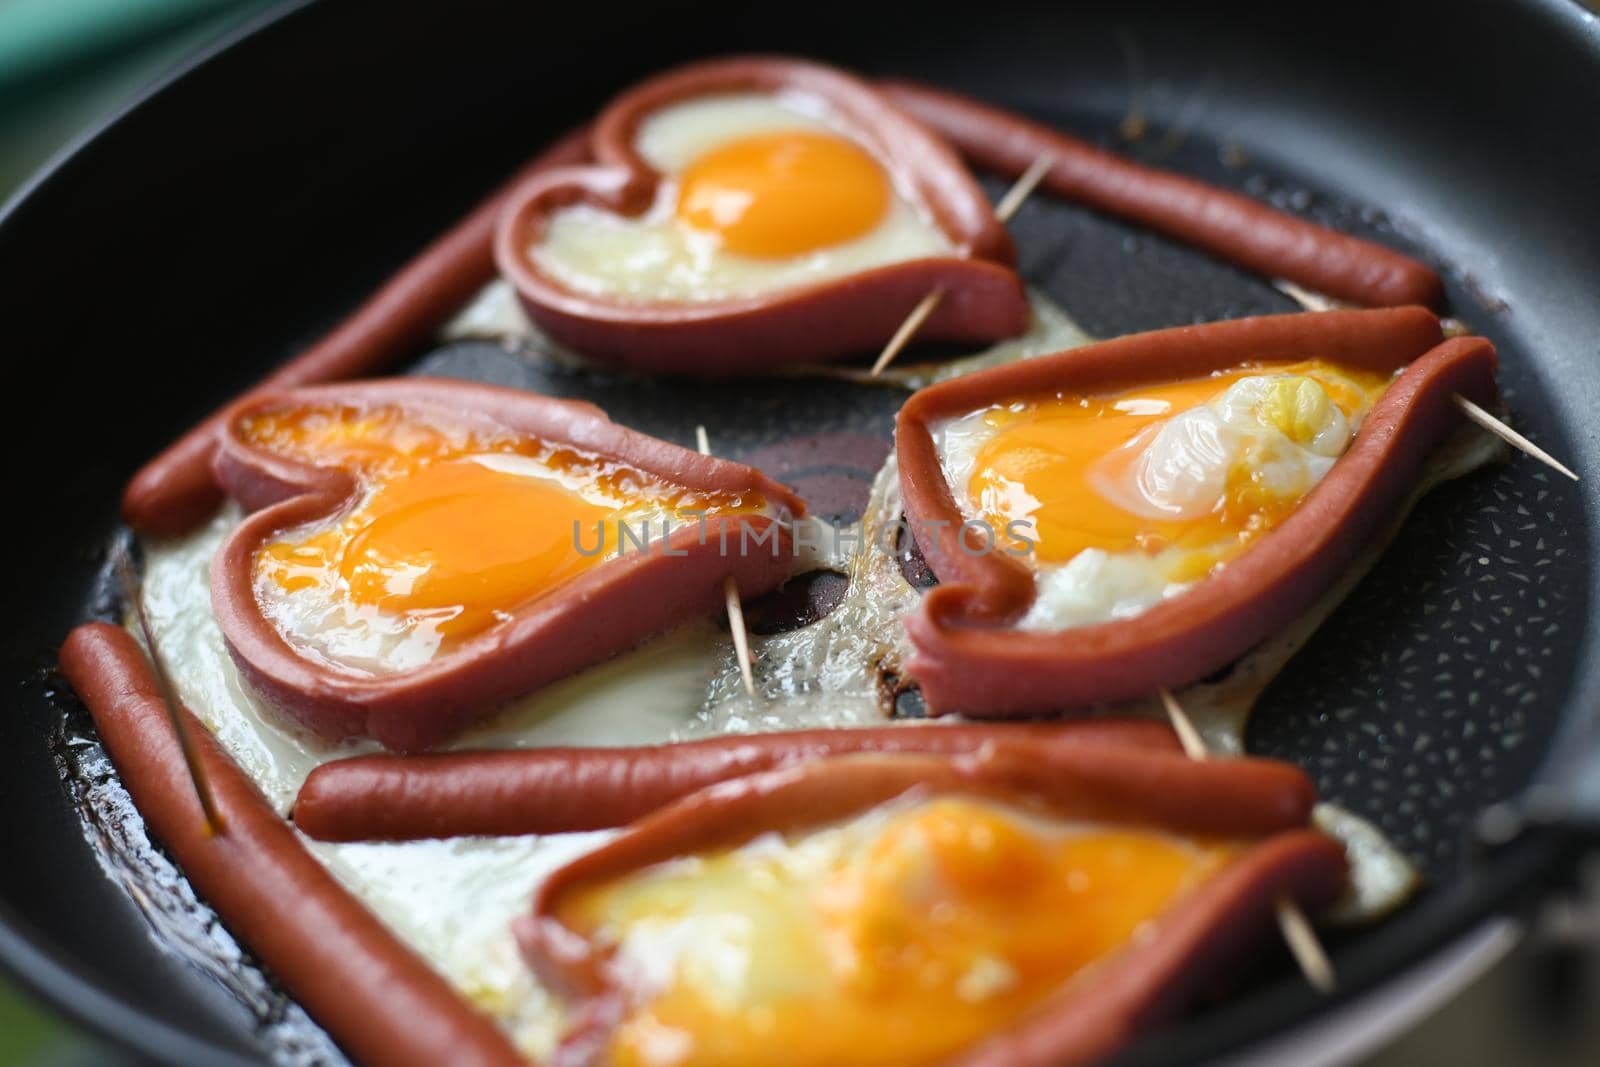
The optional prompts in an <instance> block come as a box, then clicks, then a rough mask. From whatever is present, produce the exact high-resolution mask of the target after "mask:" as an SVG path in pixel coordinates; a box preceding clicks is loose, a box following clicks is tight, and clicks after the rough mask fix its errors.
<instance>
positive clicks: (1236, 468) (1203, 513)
mask: <svg viewBox="0 0 1600 1067" xmlns="http://www.w3.org/2000/svg"><path fill="white" fill-rule="evenodd" d="M1247 378H1262V379H1263V381H1261V382H1259V383H1256V384H1258V385H1259V389H1258V390H1257V391H1255V392H1253V393H1252V394H1251V396H1252V397H1254V400H1253V404H1252V406H1251V410H1250V412H1249V418H1250V420H1251V423H1252V425H1251V426H1249V427H1247V428H1246V429H1245V430H1243V431H1240V432H1239V433H1238V434H1236V435H1235V437H1236V438H1237V443H1236V444H1235V445H1234V446H1233V447H1234V449H1235V451H1234V452H1233V453H1232V454H1230V455H1229V456H1228V457H1227V463H1228V466H1227V469H1226V472H1225V476H1224V478H1223V481H1222V483H1221V484H1220V485H1219V486H1218V487H1217V489H1218V490H1219V491H1218V492H1216V493H1215V494H1214V495H1213V496H1212V497H1211V498H1210V499H1209V500H1203V507H1202V508H1201V510H1200V512H1199V513H1198V514H1184V515H1182V516H1181V517H1173V518H1168V517H1165V516H1163V515H1161V514H1160V513H1159V512H1156V513H1152V512H1153V508H1134V507H1130V506H1129V494H1115V493H1110V492H1107V489H1106V487H1107V486H1108V484H1112V483H1117V482H1127V481H1129V480H1131V478H1132V476H1133V474H1134V472H1133V471H1132V469H1131V468H1132V465H1133V464H1134V463H1136V462H1137V461H1138V460H1139V459H1140V455H1141V452H1142V450H1144V449H1145V448H1147V447H1148V446H1149V444H1150V442H1151V440H1152V438H1153V434H1154V433H1155V432H1156V431H1157V430H1159V429H1160V428H1161V426H1162V425H1163V424H1166V423H1167V422H1168V421H1169V420H1172V419H1173V417H1174V416H1176V415H1180V414H1181V413H1185V412H1192V411H1194V410H1195V409H1197V408H1200V407H1201V406H1203V405H1206V404H1208V403H1214V402H1218V400H1219V398H1222V397H1224V396H1225V395H1226V393H1227V390H1228V389H1229V387H1230V386H1232V385H1234V384H1236V383H1239V382H1241V381H1243V380H1244V379H1247ZM1390 380H1391V379H1390V378H1389V377H1388V376H1386V375H1379V374H1376V373H1373V372H1370V371H1363V370H1360V369H1356V368H1350V367H1342V366H1336V365H1333V364H1329V363H1325V362H1323V361H1319V360H1313V361H1307V362H1302V363H1293V364H1255V365H1249V366H1241V367H1238V368H1234V369H1232V370H1229V371H1225V372H1221V373H1218V374H1215V375H1212V376H1209V377H1206V378H1200V379H1194V380H1189V381H1179V382H1171V383H1166V384H1160V385H1151V386H1141V387H1139V388H1137V389H1132V390H1128V391H1127V392H1123V393H1118V394H1115V395H1109V396H1077V395H1057V396H1052V397H1047V398H1044V399H1040V400H1030V401H1024V402H1019V403H1015V404H1011V405H1008V406H1005V407H997V408H995V409H993V410H992V411H990V412H987V413H986V414H985V416H984V421H985V424H986V425H987V426H988V427H989V428H990V429H991V430H992V431H993V432H992V435H991V436H989V437H988V439H987V440H986V441H985V443H984V444H983V445H982V446H981V447H980V448H979V449H978V452H977V456H976V460H975V463H974V465H973V470H972V476H971V480H970V481H969V482H968V485H967V491H968V496H969V499H970V501H971V505H972V507H973V508H974V509H975V510H976V511H977V513H978V516H979V517H980V518H982V519H984V520H985V521H987V522H988V523H989V524H990V526H991V528H992V529H994V530H995V531H996V532H997V534H999V536H1000V540H1001V541H1002V542H1003V543H1009V545H1010V546H1012V547H1014V548H1017V549H1019V550H1023V551H1025V553H1026V554H1027V555H1030V556H1031V557H1032V558H1033V559H1035V560H1037V561H1039V562H1043V563H1064V562H1066V561H1068V560H1070V559H1072V558H1073V557H1074V556H1076V555H1077V554H1078V553H1080V552H1082V551H1084V550H1085V549H1091V548H1092V549H1101V550H1103V551H1106V552H1128V551H1138V552H1143V553H1145V554H1147V555H1155V554H1157V553H1159V552H1162V551H1163V550H1168V549H1174V550H1176V553H1175V555H1174V556H1169V557H1168V558H1169V560H1170V561H1171V564H1172V566H1173V568H1174V569H1173V572H1172V573H1171V574H1170V575H1169V576H1168V577H1169V578H1170V580H1173V581H1192V580H1194V579H1196V578H1200V577H1203V576H1204V575H1206V574H1207V573H1209V572H1210V571H1211V570H1212V569H1213V568H1215V567H1216V566H1217V565H1219V564H1221V563H1225V562H1226V561H1228V560H1229V559H1232V558H1235V557H1236V556H1238V555H1239V554H1240V553H1241V552H1243V551H1244V550H1245V549H1246V548H1247V547H1248V546H1249V545H1250V544H1251V543H1252V542H1253V541H1255V540H1256V539H1258V538H1259V537H1261V536H1262V535H1263V534H1265V533H1266V532H1267V531H1268V530H1271V529H1272V528H1273V527H1274V526H1276V525H1278V524H1279V523H1280V522H1282V521H1283V520H1284V519H1285V518H1286V517H1288V515H1289V514H1290V513H1292V512H1293V510H1294V508H1295V506H1296V505H1297V504H1298V503H1299V502H1300V500H1301V499H1302V498H1303V497H1304V495H1305V493H1306V492H1307V491H1309V489H1310V488H1311V487H1312V484H1311V482H1310V480H1309V479H1308V478H1307V477H1304V476H1301V477H1299V478H1297V479H1296V478H1290V479H1288V480H1287V484H1285V479H1284V478H1282V477H1280V478H1277V479H1276V480H1275V479H1274V478H1273V477H1272V476H1271V471H1270V469H1269V468H1270V467H1271V465H1272V463H1273V461H1274V460H1275V459H1280V458H1282V453H1283V452H1284V451H1285V450H1284V445H1285V443H1287V444H1289V445H1292V446H1295V447H1296V448H1301V449H1303V448H1308V447H1311V446H1312V445H1314V444H1315V443H1316V440H1317V436H1318V434H1319V433H1321V432H1322V431H1323V430H1325V429H1327V428H1328V427H1329V426H1330V425H1332V424H1333V422H1334V420H1335V419H1336V418H1340V419H1341V420H1344V421H1340V423H1339V425H1340V426H1341V427H1342V426H1344V425H1345V424H1346V421H1352V420H1357V419H1359V418H1360V417H1361V416H1363V415H1364V414H1365V412H1366V411H1367V410H1368V409H1369V408H1370V407H1371V405H1372V403H1373V402H1374V401H1375V400H1376V398H1377V397H1378V396H1379V395H1380V394H1381V393H1382V392H1383V390H1384V388H1385V387H1386V386H1387V385H1388V383H1389V381H1390ZM1230 432H1231V431H1230ZM1196 447H1199V448H1204V447H1206V446H1205V444H1204V443H1203V442H1202V443H1201V444H1199V445H1197V446H1196ZM1177 458H1178V460H1179V464H1178V467H1179V469H1178V471H1177V472H1176V475H1175V476H1174V479H1173V480H1174V481H1179V482H1181V480H1182V477H1183V476H1184V475H1185V474H1186V473H1192V468H1191V470H1190V471H1185V470H1184V469H1183V461H1184V459H1185V457H1183V456H1181V455H1179V456H1178V457H1177ZM1292 458H1293V459H1295V460H1296V462H1300V460H1301V459H1302V458H1303V457H1302V456H1300V455H1297V456H1295V457H1292ZM1301 466H1302V467H1303V466H1304V464H1303V463H1301ZM1178 488H1179V489H1182V488H1183V487H1182V486H1181V485H1179V486H1178ZM1008 524H1014V525H1012V526H1011V535H1010V536H1008V535H1007V534H1005V533H1003V532H1002V531H1005V530H1006V529H1007V526H1008Z"/></svg>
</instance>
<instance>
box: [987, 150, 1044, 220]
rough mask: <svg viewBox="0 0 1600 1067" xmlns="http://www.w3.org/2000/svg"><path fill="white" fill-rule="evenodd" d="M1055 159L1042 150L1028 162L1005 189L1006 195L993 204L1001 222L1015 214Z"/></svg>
mask: <svg viewBox="0 0 1600 1067" xmlns="http://www.w3.org/2000/svg"><path fill="white" fill-rule="evenodd" d="M1055 161H1056V157H1055V156H1052V155H1051V154H1050V153H1049V152H1044V153H1042V154H1041V155H1040V156H1039V158H1038V159H1036V160H1034V161H1033V162H1032V163H1029V164H1028V169H1027V170H1025V171H1023V172H1022V174H1021V176H1020V177H1018V178H1017V180H1016V181H1015V182H1013V183H1012V185H1011V188H1009V189H1007V190H1006V195H1005V196H1002V197H1001V198H1000V202H999V203H998V204H996V205H995V206H994V217H995V218H997V219H999V220H1000V221H1001V222H1010V221H1011V216H1013V215H1015V214H1016V213H1017V211H1018V209H1020V208H1021V207H1022V205H1023V203H1024V202H1025V201H1026V200H1027V199H1028V197H1030V196H1032V195H1033V191H1034V190H1035V189H1037V188H1038V187H1039V183H1040V182H1042V181H1044V176H1045V175H1046V174H1048V173H1050V167H1051V165H1052V164H1054V163H1055Z"/></svg>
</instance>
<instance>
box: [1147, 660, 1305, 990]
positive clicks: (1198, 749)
mask: <svg viewBox="0 0 1600 1067" xmlns="http://www.w3.org/2000/svg"><path fill="white" fill-rule="evenodd" d="M1160 696H1161V704H1162V706H1163V707H1165V708H1166V709H1167V718H1168V719H1169V720H1170V721H1171V723H1172V729H1173V732H1175V733H1176V734H1177V735H1178V743H1179V744H1181V745H1182V746H1183V751H1184V754H1185V755H1187V756H1188V757H1189V758H1190V759H1193V760H1203V759H1209V758H1210V755H1211V754H1210V752H1208V751H1207V750H1206V743H1205V741H1204V739H1202V738H1201V736H1200V731H1199V730H1197V729H1195V725H1194V721H1193V720H1192V719H1190V718H1189V715H1188V713H1187V712H1185V711H1184V710H1183V705H1181V704H1179V703H1178V698H1177V697H1175V696H1173V695H1172V690H1170V689H1168V688H1167V687H1166V686H1162V687H1161V689H1160ZM1273 908H1274V909H1275V910H1276V912H1277V916H1278V929H1279V930H1280V931H1281V932H1282V933H1283V941H1284V944H1286V945H1288V946H1289V952H1290V954H1291V955H1293V956H1294V961H1295V963H1297V964H1299V965H1300V973H1301V974H1303V975H1305V978H1306V981H1307V982H1309V983H1311V987H1312V988H1313V989H1315V990H1317V991H1318V992H1319V993H1331V992H1333V987H1334V984H1335V979H1334V974H1333V962H1332V961H1331V960H1329V959H1328V953H1327V951H1326V950H1325V949H1324V948H1323V947H1322V942H1321V941H1319V940H1317V932H1316V930H1315V929H1313V928H1312V926H1311V920H1310V919H1308V918H1306V913H1305V912H1303V911H1301V910H1300V905H1298V904H1296V903H1295V902H1294V901H1292V900H1290V899H1289V898H1288V897H1279V898H1278V899H1277V900H1276V901H1274V902H1273Z"/></svg>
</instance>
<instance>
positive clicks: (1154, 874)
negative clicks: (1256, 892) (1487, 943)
mask: <svg viewBox="0 0 1600 1067" xmlns="http://www.w3.org/2000/svg"><path fill="white" fill-rule="evenodd" d="M841 838H842V839H844V840H845V841H846V842H847V843H846V844H843V845H839V844H837V842H838V840H839V839H841ZM852 838H854V840H852ZM1234 853H1235V846H1232V845H1230V844H1227V843H1220V842H1201V841H1190V840H1185V839H1180V838H1176V837H1171V836H1168V835H1164V834H1160V833H1156V832H1151V831H1144V830H1137V829H1108V828H1098V827H1085V826H1072V827H1061V826H1051V825H1048V824H1042V823H1041V821H1040V820H1038V819H1037V818H1036V817H1032V816H1028V815H1024V814H1022V813H1020V812H1013V811H1011V810H1009V809H1006V808H1004V807H1002V806H1000V805H997V804H994V803H992V802H989V801H982V800H977V799H967V798H963V797H943V798H938V799H935V800H931V801H924V802H922V803H920V804H918V805H917V806H915V807H912V808H909V809H906V810H902V811H900V812H899V813H898V814H895V815H894V816H893V817H891V818H890V819H889V821H888V822H887V824H886V825H882V826H881V827H879V829H878V832H876V833H873V834H871V835H868V836H866V837H865V839H864V840H863V839H862V835H861V834H860V833H859V832H858V831H855V830H854V829H853V828H852V827H848V826H846V827H840V828H834V829H832V830H828V831H823V832H821V833H819V834H816V835H813V836H812V838H811V839H810V840H802V841H786V842H784V843H783V844H782V845H779V846H776V847H774V846H772V845H770V844H763V843H753V844H752V845H749V846H746V847H744V848H743V849H738V850H733V851H729V852H724V853H720V854H715V855H710V856H703V857H698V858H696V859H694V860H692V861H677V862H675V863H672V864H666V865H662V866H660V867H657V868H653V869H649V870H646V871H643V872H639V873H638V874H635V875H633V876H631V877H630V878H628V879H626V880H624V881H622V882H620V883H617V884H614V885H611V886H604V887H599V888H597V889H594V890H589V891H584V892H579V893H577V894H575V895H574V897H573V899H572V900H571V901H570V902H569V904H568V905H567V906H566V907H565V908H564V909H562V916H561V917H562V918H563V920H564V921H565V922H567V923H568V925H569V926H572V927H573V928H574V929H577V930H580V931H585V932H589V933H590V934H591V936H596V937H598V938H599V939H601V940H602V941H604V942H606V943H610V944H615V945H617V946H618V958H619V960H620V961H621V963H620V965H621V967H622V968H623V973H630V970H629V969H630V968H632V971H631V973H634V974H635V975H636V976H640V977H639V981H640V984H641V986H643V987H644V988H642V989H640V990H636V991H635V992H636V994H637V995H636V997H635V1004H634V1007H633V1010H632V1012H631V1014H629V1015H628V1016H627V1017H626V1018H625V1019H624V1020H623V1021H622V1023H621V1024H620V1025H619V1027H618V1028H617V1030H616V1031H615V1033H614V1034H613V1036H612V1041H611V1046H610V1049H609V1058H608V1062H609V1063H611V1064H612V1065H614V1067H670V1065H676V1064H689V1063H693V1064H700V1065H724V1064H725V1065H734V1064H745V1063H749V1062H751V1058H752V1050H758V1049H782V1050H783V1055H782V1059H783V1062H784V1063H786V1064H792V1065H800V1067H806V1065H813V1064H814V1065H817V1067H823V1065H833V1064H853V1063H861V1064H885V1065H895V1064H918V1063H927V1062H931V1061H942V1060H943V1059H944V1058H945V1057H947V1056H949V1055H950V1054H952V1053H954V1052H956V1051H957V1050H959V1049H961V1048H963V1047H965V1046H967V1045H969V1044H971V1043H972V1042H974V1041H976V1040H979V1039H981V1038H982V1037H984V1036H985V1035H987V1034H989V1033H992V1032H993V1031H994V1030H996V1029H998V1028H1001V1027H1004V1026H1006V1025H1008V1024H1010V1023H1011V1022H1013V1021H1015V1020H1016V1019H1017V1018H1018V1017H1019V1016H1021V1015H1022V1014H1024V1013H1025V1012H1027V1011H1028V1010H1029V1009H1030V1008H1032V1007H1033V1006H1035V1005H1037V1004H1038V1003H1039V1002H1040V1001H1042V1000H1043V999H1045V998H1046V997H1048V996H1049V995H1050V994H1051V993H1052V992H1054V991H1055V990H1057V989H1059V988H1061V986H1062V985H1063V984H1064V983H1066V982H1068V981H1070V980H1072V979H1073V978H1074V976H1076V975H1078V974H1080V973H1081V972H1083V971H1085V970H1086V969H1088V968H1090V967H1092V966H1093V965H1094V964H1095V963H1096V962H1098V961H1100V960H1102V959H1104V958H1106V957H1107V956H1109V955H1110V954H1112V953H1114V952H1115V951H1116V950H1117V949H1118V948H1120V947H1121V946H1123V945H1125V944H1127V943H1128V942H1129V941H1130V940H1131V939H1132V938H1134V937H1135V936H1137V935H1138V933H1139V932H1140V931H1141V929H1143V928H1144V927H1145V925H1146V924H1147V923H1150V922H1152V921H1154V920H1157V919H1159V917H1160V915H1161V914H1162V913H1163V912H1164V911H1165V909H1166V908H1167V906H1168V905H1169V904H1170V903H1171V901H1172V900H1173V899H1174V898H1175V897H1176V896H1177V895H1178V894H1180V893H1181V892H1183V891H1184V890H1186V889H1189V888H1192V887H1193V886H1194V885H1196V884H1198V883H1200V882H1202V881H1204V880H1205V879H1206V878H1207V877H1208V876H1209V875H1210V874H1212V873H1213V872H1214V871H1215V870H1216V869H1217V868H1219V867H1220V866H1221V865H1222V864H1223V863H1225V862H1226V861H1227V859H1228V858H1229V857H1230V856H1232V855H1233V854H1234ZM652 940H653V941H654V942H655V943H656V944H657V945H658V946H677V948H676V952H677V955H676V957H675V958H674V959H672V960H671V961H670V962H669V964H668V965H666V966H662V965H661V964H660V963H659V961H658V962H657V963H655V964H651V963H649V962H644V961H643V959H644V957H645V955H647V954H646V953H644V952H643V951H642V949H643V947H644V946H645V945H646V944H647V943H649V942H651V941H652Z"/></svg>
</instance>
